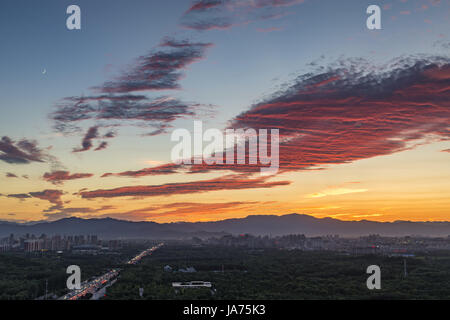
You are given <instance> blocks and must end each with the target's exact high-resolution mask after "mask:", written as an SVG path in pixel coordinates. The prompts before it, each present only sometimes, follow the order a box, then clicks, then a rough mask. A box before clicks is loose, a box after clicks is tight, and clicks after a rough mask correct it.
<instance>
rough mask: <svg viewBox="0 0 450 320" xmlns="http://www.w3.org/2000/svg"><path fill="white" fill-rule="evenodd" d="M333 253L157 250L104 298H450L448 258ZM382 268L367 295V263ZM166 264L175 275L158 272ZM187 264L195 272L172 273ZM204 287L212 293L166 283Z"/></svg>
mask: <svg viewBox="0 0 450 320" xmlns="http://www.w3.org/2000/svg"><path fill="white" fill-rule="evenodd" d="M406 262H407V273H408V275H407V277H406V278H405V276H404V258H402V257H387V256H375V255H367V256H351V255H343V254H339V253H334V252H320V251H315V252H305V251H299V250H290V251H288V250H277V249H264V250H249V249H243V248H230V247H211V246H209V247H189V246H164V247H162V248H161V249H159V250H157V251H156V252H155V253H154V254H153V255H151V256H149V257H146V258H144V259H143V260H142V261H141V263H140V264H138V265H135V266H129V267H127V268H126V269H124V270H123V271H122V273H121V275H120V278H119V281H117V283H116V284H114V285H113V286H111V287H109V288H108V289H107V299H141V298H140V296H139V288H144V295H143V299H450V253H449V252H435V253H429V254H425V253H424V254H421V255H418V256H416V257H408V258H406ZM372 264H375V265H378V266H380V268H381V290H369V289H367V286H366V280H367V278H368V277H369V276H370V275H369V274H366V269H367V267H368V266H369V265H372ZM166 265H169V266H170V267H171V268H172V269H173V270H174V271H172V272H167V271H164V270H163V268H164V266H166ZM188 266H193V267H194V268H195V269H196V270H197V272H195V273H182V272H177V270H178V269H179V268H185V267H188ZM195 280H198V281H210V282H212V283H213V288H214V289H215V290H213V291H211V290H209V289H207V288H202V289H191V288H189V289H181V290H178V291H177V292H176V291H175V290H174V289H173V288H172V282H178V281H195Z"/></svg>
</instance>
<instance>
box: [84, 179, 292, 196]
mask: <svg viewBox="0 0 450 320" xmlns="http://www.w3.org/2000/svg"><path fill="white" fill-rule="evenodd" d="M267 179H268V177H259V178H255V179H250V178H248V176H246V175H230V176H224V177H220V178H215V179H210V180H202V181H194V182H179V183H167V184H162V185H153V186H129V187H120V188H116V189H110V190H94V191H84V192H81V193H80V194H81V197H82V198H86V199H89V198H113V197H128V196H141V197H156V196H170V195H174V194H188V193H201V192H207V191H217V190H239V189H252V188H272V187H276V186H284V185H288V184H290V182H289V181H274V182H267V181H266V180H267Z"/></svg>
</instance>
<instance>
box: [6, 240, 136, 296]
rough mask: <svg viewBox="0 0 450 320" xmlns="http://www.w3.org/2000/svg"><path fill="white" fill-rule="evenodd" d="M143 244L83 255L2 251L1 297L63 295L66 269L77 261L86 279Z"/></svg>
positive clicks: (118, 262)
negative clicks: (46, 293)
mask: <svg viewBox="0 0 450 320" xmlns="http://www.w3.org/2000/svg"><path fill="white" fill-rule="evenodd" d="M140 250H142V248H141V247H132V248H125V249H122V250H121V251H120V252H118V253H116V254H99V255H80V254H71V253H63V254H57V253H55V252H39V253H23V252H20V253H3V254H0V300H10V299H13V300H22V299H35V298H37V297H40V296H43V295H44V294H45V285H46V281H48V293H53V294H56V295H57V296H61V295H63V294H64V293H65V292H66V291H67V290H66V281H67V277H68V276H69V275H68V274H66V269H67V267H68V266H69V265H77V266H79V267H80V269H81V278H82V281H83V280H86V279H89V278H90V277H93V276H98V275H101V274H102V273H103V272H106V271H108V270H109V269H111V268H114V267H122V266H123V265H124V263H125V262H126V261H127V259H129V258H131V257H132V256H133V255H135V254H136V253H137V252H139V251H140Z"/></svg>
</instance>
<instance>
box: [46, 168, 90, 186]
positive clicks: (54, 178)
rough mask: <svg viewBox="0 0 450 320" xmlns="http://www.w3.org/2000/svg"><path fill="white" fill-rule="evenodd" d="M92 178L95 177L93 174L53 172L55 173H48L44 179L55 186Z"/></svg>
mask: <svg viewBox="0 0 450 320" xmlns="http://www.w3.org/2000/svg"><path fill="white" fill-rule="evenodd" d="M92 176H93V174H92V173H73V174H70V172H69V171H53V172H46V173H45V174H44V176H43V178H44V180H45V181H48V182H51V183H53V184H62V183H63V181H67V180H75V179H83V178H90V177H92Z"/></svg>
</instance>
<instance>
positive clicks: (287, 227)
mask: <svg viewBox="0 0 450 320" xmlns="http://www.w3.org/2000/svg"><path fill="white" fill-rule="evenodd" d="M11 233H13V234H14V235H24V234H26V233H29V234H35V235H38V236H39V235H41V234H43V233H44V234H46V235H55V234H60V235H88V234H96V235H98V236H99V237H100V238H102V239H113V238H122V239H131V238H135V239H138V238H139V239H142V238H147V239H185V238H190V237H193V236H196V237H201V238H205V237H212V236H221V235H224V234H244V233H249V234H253V235H269V236H280V235H286V234H304V235H306V236H320V235H330V234H333V235H334V234H337V235H340V236H344V237H357V236H362V235H369V234H379V235H382V236H407V235H421V236H434V237H447V236H449V235H450V222H449V221H441V222H412V221H394V222H376V221H368V220H361V221H343V220H338V219H333V218H315V217H313V216H309V215H304V214H295V213H294V214H287V215H281V216H276V215H251V216H248V217H245V218H236V219H226V220H220V221H212V222H173V223H156V222H148V221H141V222H132V221H126V220H118V219H112V218H101V219H82V218H75V217H71V218H64V219H60V220H57V221H52V222H37V223H34V224H30V223H27V224H22V223H12V222H0V237H5V236H8V235H9V234H11Z"/></svg>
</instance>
